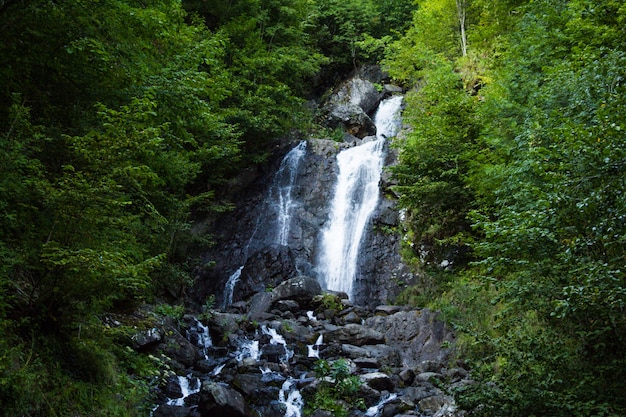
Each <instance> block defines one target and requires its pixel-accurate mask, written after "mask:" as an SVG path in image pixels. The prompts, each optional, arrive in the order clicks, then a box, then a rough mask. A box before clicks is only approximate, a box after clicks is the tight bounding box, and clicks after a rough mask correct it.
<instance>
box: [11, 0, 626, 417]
mask: <svg viewBox="0 0 626 417" xmlns="http://www.w3.org/2000/svg"><path fill="white" fill-rule="evenodd" d="M0 39H1V42H0V404H2V414H3V415H6V416H77V415H89V416H138V415H142V416H147V415H149V413H150V409H151V404H152V402H151V401H152V400H153V398H152V396H153V394H154V388H155V386H156V385H158V384H159V380H160V376H161V375H162V373H161V372H162V370H163V366H164V363H163V360H162V358H158V357H153V356H149V355H143V354H140V353H138V352H136V351H134V350H133V349H132V348H131V347H130V346H129V345H128V343H127V340H128V337H129V335H130V334H132V333H133V329H134V328H135V327H134V326H136V325H137V323H135V322H133V319H132V317H133V311H135V310H136V309H137V308H138V307H139V306H142V305H146V304H147V305H150V306H152V308H153V309H154V311H155V312H157V313H159V314H161V315H164V316H165V315H170V316H172V315H174V316H175V315H179V314H182V309H183V306H182V305H180V304H178V303H177V302H178V301H179V299H178V298H177V297H179V296H180V295H181V294H182V293H184V291H185V289H186V288H191V287H192V286H193V276H194V275H193V271H194V268H196V267H197V266H198V263H199V262H201V258H200V257H199V256H198V255H199V253H200V252H201V250H202V248H203V247H207V246H208V245H211V243H212V241H211V236H205V235H203V234H200V233H196V232H195V228H194V226H195V225H196V224H197V223H199V222H201V221H203V220H204V219H207V218H211V217H212V216H215V215H217V214H218V213H221V212H223V211H225V210H229V209H230V208H231V207H232V205H233V202H234V200H233V199H234V198H236V196H234V195H233V193H232V192H230V190H232V189H236V185H237V181H238V178H239V177H238V175H239V174H240V173H241V172H242V171H244V170H246V169H248V168H250V167H255V166H262V165H263V164H264V163H265V162H266V161H267V159H268V156H269V155H270V153H271V151H272V149H273V147H274V146H275V144H276V142H277V141H278V140H279V139H280V138H283V137H286V136H288V135H290V134H294V132H302V133H301V134H305V135H306V134H312V133H313V132H314V133H315V134H317V135H324V134H327V135H329V136H330V135H331V134H332V132H326V131H324V127H323V126H321V125H320V124H319V123H318V121H317V119H316V117H315V116H316V115H315V114H314V112H313V111H311V106H310V105H308V104H307V103H310V102H311V101H319V100H320V99H321V98H322V96H323V94H324V93H325V92H326V91H328V90H329V89H330V88H332V87H333V86H334V85H335V84H336V83H337V82H338V81H339V80H341V78H342V77H345V76H346V75H347V74H348V73H349V72H350V71H351V70H353V69H355V68H357V67H359V66H362V65H367V64H380V65H382V67H383V68H384V69H385V71H387V72H388V73H389V75H390V77H391V78H392V79H393V80H394V82H395V83H397V84H399V85H401V86H402V87H403V88H404V89H406V91H407V94H406V98H405V100H406V109H405V111H404V115H403V117H404V121H405V123H406V124H407V125H408V126H409V133H408V134H407V135H406V137H403V138H402V139H397V140H396V141H395V142H394V144H393V146H394V147H395V148H396V149H397V151H398V153H399V163H398V164H397V165H396V166H394V167H393V169H392V175H393V177H394V179H395V181H396V183H397V185H396V187H395V191H396V192H397V194H398V195H399V204H400V206H401V207H402V209H403V210H404V211H405V213H406V220H405V224H404V228H403V230H402V231H401V232H402V234H403V241H404V248H403V256H404V258H405V259H406V261H407V262H408V263H410V265H411V266H412V267H413V268H415V271H418V272H419V276H420V283H419V285H416V286H414V287H410V288H407V289H405V291H404V292H403V294H402V295H401V296H400V297H399V298H398V299H397V300H396V302H397V303H404V304H410V305H414V306H423V307H429V308H432V309H435V310H439V311H441V314H442V315H443V317H444V318H445V319H446V320H447V321H448V322H449V323H450V324H451V325H452V326H454V328H455V329H456V331H457V332H458V334H459V343H458V345H459V346H458V353H457V355H458V357H459V358H463V360H464V361H466V362H467V365H468V367H469V368H470V369H471V372H472V375H473V378H474V379H475V380H476V381H477V383H476V384H474V385H471V386H469V387H465V388H464V389H463V390H459V391H458V392H455V393H453V394H454V395H455V397H456V398H457V401H458V403H459V404H460V405H461V406H462V407H463V408H464V409H466V410H468V415H472V416H520V417H521V416H524V417H527V416H556V417H558V416H564V417H565V416H580V417H582V416H613V417H617V416H623V415H626V385H625V384H624V381H626V347H625V346H626V340H625V339H626V270H625V269H626V137H625V133H624V132H622V130H624V131H625V132H626V4H625V3H624V2H622V1H621V0H593V1H592V0H568V1H564V0H454V1H453V0H383V1H373V0H343V1H339V0H230V1H224V0H216V1H212V2H209V1H206V0H183V1H182V2H181V1H178V0H143V1H140V0H137V1H135V0H96V1H87V0H0ZM209 302H210V300H209ZM122 317H124V318H123V319H122ZM114 320H119V321H123V322H124V325H122V326H110V323H111V322H112V321H114Z"/></svg>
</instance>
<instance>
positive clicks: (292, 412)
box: [278, 378, 304, 417]
mask: <svg viewBox="0 0 626 417" xmlns="http://www.w3.org/2000/svg"><path fill="white" fill-rule="evenodd" d="M295 385H296V384H295V381H294V380H293V379H291V378H290V379H288V380H286V381H285V382H284V383H283V385H282V387H281V389H280V391H279V393H278V401H279V402H280V403H282V404H284V405H285V408H286V411H285V417H301V416H302V407H304V400H303V399H302V395H301V394H300V391H298V389H297V388H295Z"/></svg>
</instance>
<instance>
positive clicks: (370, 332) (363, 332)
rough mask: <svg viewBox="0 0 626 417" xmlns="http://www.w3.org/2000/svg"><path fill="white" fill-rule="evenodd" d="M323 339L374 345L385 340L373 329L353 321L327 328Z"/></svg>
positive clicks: (357, 344)
mask: <svg viewBox="0 0 626 417" xmlns="http://www.w3.org/2000/svg"><path fill="white" fill-rule="evenodd" d="M324 339H325V340H328V341H335V342H338V343H350V344H352V345H355V346H364V345H375V344H379V343H384V342H385V336H383V334H382V333H381V332H379V331H377V330H375V329H372V328H370V327H368V326H363V325H360V324H355V323H348V324H346V325H345V326H341V327H336V328H335V329H332V330H329V331H328V332H327V333H326V334H325V335H324Z"/></svg>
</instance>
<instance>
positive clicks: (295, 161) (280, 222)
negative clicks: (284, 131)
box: [270, 141, 306, 245]
mask: <svg viewBox="0 0 626 417" xmlns="http://www.w3.org/2000/svg"><path fill="white" fill-rule="evenodd" d="M305 153H306V141H301V142H300V143H299V144H298V146H296V147H295V148H293V149H292V150H291V151H289V153H288V154H287V155H286V156H285V157H284V158H283V160H282V162H281V164H280V167H279V168H278V171H277V172H276V176H275V177H274V180H273V184H272V189H271V190H270V198H271V200H270V201H275V204H277V205H278V213H277V220H276V222H277V225H276V238H275V242H276V243H278V244H279V245H287V243H288V240H289V228H290V226H291V213H292V211H293V207H294V206H295V203H294V199H293V196H292V190H293V186H294V184H295V182H296V179H297V176H298V167H299V166H300V160H301V159H302V157H303V156H304V155H305ZM273 194H276V196H275V197H273Z"/></svg>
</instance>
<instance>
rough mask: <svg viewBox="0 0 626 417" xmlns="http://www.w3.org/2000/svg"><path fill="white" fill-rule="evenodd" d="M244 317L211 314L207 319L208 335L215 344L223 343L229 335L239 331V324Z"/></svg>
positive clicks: (229, 314) (218, 313) (231, 314)
mask: <svg viewBox="0 0 626 417" xmlns="http://www.w3.org/2000/svg"><path fill="white" fill-rule="evenodd" d="M245 318H246V317H245V316H244V315H242V314H233V313H220V312H217V311H215V312H213V313H212V314H211V316H210V317H209V319H208V327H209V333H211V338H212V340H213V341H214V342H215V343H216V344H218V345H219V344H221V343H223V342H224V341H225V340H226V339H227V336H228V335H229V334H235V333H237V332H238V331H239V324H240V323H242V322H243V321H244V319H245Z"/></svg>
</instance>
